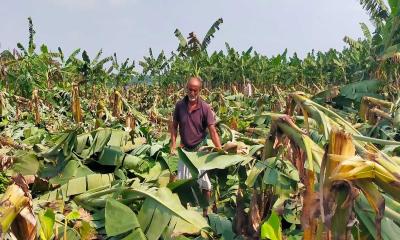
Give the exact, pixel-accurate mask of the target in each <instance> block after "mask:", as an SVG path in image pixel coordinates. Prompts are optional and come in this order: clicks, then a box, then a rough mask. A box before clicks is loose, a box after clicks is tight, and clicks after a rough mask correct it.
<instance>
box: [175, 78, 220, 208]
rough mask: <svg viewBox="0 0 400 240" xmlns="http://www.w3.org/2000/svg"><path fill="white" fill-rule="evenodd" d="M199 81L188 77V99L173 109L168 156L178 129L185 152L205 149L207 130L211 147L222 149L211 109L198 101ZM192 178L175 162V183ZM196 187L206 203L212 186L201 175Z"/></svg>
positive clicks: (181, 101)
mask: <svg viewBox="0 0 400 240" xmlns="http://www.w3.org/2000/svg"><path fill="white" fill-rule="evenodd" d="M201 87H202V80H201V78H200V77H191V78H190V79H189V81H188V82H187V85H186V90H187V95H186V96H185V97H184V98H183V99H182V100H180V101H179V102H178V103H177V104H176V105H175V110H174V114H173V122H172V127H171V130H170V131H171V153H172V154H175V152H176V137H177V130H178V126H179V135H180V137H181V145H182V148H183V149H185V150H186V151H193V152H194V151H197V150H198V149H199V148H200V147H201V146H203V145H205V139H206V137H207V129H208V131H209V133H210V137H211V140H212V142H213V143H214V146H215V147H216V148H217V149H221V143H220V140H219V136H218V133H217V129H216V128H215V116H214V113H213V111H212V110H211V108H210V106H209V105H208V104H207V103H206V102H205V101H203V100H202V99H201V98H200V97H199V94H200V90H201ZM188 178H191V175H190V172H189V169H188V168H187V167H186V166H185V165H184V164H183V162H182V161H181V160H179V162H178V179H188ZM198 183H199V185H200V188H201V189H202V192H203V194H204V196H205V198H206V199H207V201H209V200H210V197H211V189H212V187H211V182H210V179H209V178H208V175H207V174H204V175H203V176H202V177H201V178H200V179H198ZM203 215H204V216H205V215H207V209H203Z"/></svg>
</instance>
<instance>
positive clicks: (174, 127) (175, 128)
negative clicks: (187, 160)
mask: <svg viewBox="0 0 400 240" xmlns="http://www.w3.org/2000/svg"><path fill="white" fill-rule="evenodd" d="M170 133H171V146H170V151H171V153H173V154H174V153H175V152H176V137H177V135H178V122H176V121H175V120H172V123H171V128H170Z"/></svg>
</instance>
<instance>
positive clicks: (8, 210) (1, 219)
mask: <svg viewBox="0 0 400 240" xmlns="http://www.w3.org/2000/svg"><path fill="white" fill-rule="evenodd" d="M28 205H29V198H28V197H27V196H26V195H25V192H24V190H22V188H21V187H20V186H18V185H17V184H15V183H14V184H12V185H10V186H9V187H8V188H7V190H6V192H5V193H4V195H3V197H2V198H1V200H0V225H1V233H3V234H4V233H6V232H7V230H8V229H9V227H10V226H11V224H12V223H13V222H14V220H15V218H16V217H17V215H18V214H19V213H20V212H21V211H22V209H24V208H25V207H26V206H28Z"/></svg>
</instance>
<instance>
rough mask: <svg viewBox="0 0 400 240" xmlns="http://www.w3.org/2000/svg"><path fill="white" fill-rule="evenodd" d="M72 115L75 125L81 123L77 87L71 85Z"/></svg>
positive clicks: (76, 85)
mask: <svg viewBox="0 0 400 240" xmlns="http://www.w3.org/2000/svg"><path fill="white" fill-rule="evenodd" d="M72 115H73V117H74V120H75V122H76V123H80V122H82V109H81V104H80V100H79V85H78V84H77V83H74V84H73V85H72Z"/></svg>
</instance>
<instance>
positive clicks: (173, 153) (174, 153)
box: [169, 147, 178, 156]
mask: <svg viewBox="0 0 400 240" xmlns="http://www.w3.org/2000/svg"><path fill="white" fill-rule="evenodd" d="M169 153H170V154H171V155H172V156H176V155H177V154H178V153H177V151H176V147H171V150H170V152H169Z"/></svg>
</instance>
